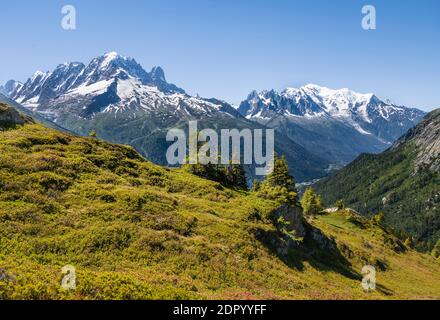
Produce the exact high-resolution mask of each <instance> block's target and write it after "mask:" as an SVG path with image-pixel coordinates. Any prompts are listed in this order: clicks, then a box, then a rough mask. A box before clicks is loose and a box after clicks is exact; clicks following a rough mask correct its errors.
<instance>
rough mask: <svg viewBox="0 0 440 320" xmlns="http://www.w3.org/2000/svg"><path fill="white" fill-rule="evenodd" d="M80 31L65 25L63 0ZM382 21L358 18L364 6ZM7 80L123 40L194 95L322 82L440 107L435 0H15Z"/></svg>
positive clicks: (3, 54)
mask: <svg viewBox="0 0 440 320" xmlns="http://www.w3.org/2000/svg"><path fill="white" fill-rule="evenodd" d="M67 4H71V5H74V6H75V7H76V10H77V30H74V31H66V30H63V29H62V28H61V19H62V14H61V8H62V7H63V6H64V5H67ZM366 4H372V5H374V6H375V7H376V10H377V29H376V30H370V31H365V30H363V29H362V28H361V20H362V17H363V15H362V13H361V8H362V7H363V6H364V5H366ZM0 30H1V34H0V35H1V40H0V41H1V49H0V83H3V82H5V81H6V80H9V79H11V78H13V79H17V80H21V81H23V80H26V79H27V78H28V77H29V76H30V75H31V74H33V72H34V71H36V70H37V69H40V70H43V71H46V70H51V69H53V68H54V67H55V66H56V65H57V64H59V63H63V62H65V61H81V62H85V63H87V62H89V61H90V59H92V58H93V57H95V56H98V55H101V54H103V53H105V52H108V51H117V52H119V53H121V54H123V55H128V56H131V57H133V58H135V59H136V60H137V61H138V62H140V63H141V64H142V65H143V66H144V68H145V69H147V70H149V69H150V68H151V67H153V66H154V65H160V66H162V67H163V68H164V69H165V73H166V76H167V79H168V80H169V81H170V82H173V83H175V84H177V85H178V86H180V87H182V88H183V89H185V90H186V91H187V92H189V93H191V94H197V93H198V94H200V96H203V97H217V98H220V99H224V100H226V101H228V102H231V103H235V104H237V103H239V102H240V101H241V100H243V99H244V98H245V97H246V96H247V95H248V93H249V92H250V91H251V90H253V89H256V90H262V89H272V88H274V89H277V90H281V89H284V88H285V87H288V86H294V87H298V86H301V85H304V84H307V83H315V84H319V85H324V86H328V87H331V88H335V89H336V88H345V87H348V88H351V89H354V90H357V91H360V92H365V93H366V92H374V93H376V94H377V95H378V96H380V97H382V98H384V99H385V98H389V99H390V100H391V101H392V102H394V103H397V104H403V105H407V106H415V107H420V108H422V109H424V110H431V109H434V108H436V107H440V1H438V0H399V1H397V0H363V1H359V0H332V1H329V0H303V1H300V0H297V1H295V0H160V1H159V0H156V1H152V0H151V1H141V0H137V1H136V0H124V1H111V0H106V1H103V0H96V1H95V0H94V1H91V0H62V1H60V0H50V1H48V0H44V1H34V0H26V1H25V0H14V1H2V3H1V5H0Z"/></svg>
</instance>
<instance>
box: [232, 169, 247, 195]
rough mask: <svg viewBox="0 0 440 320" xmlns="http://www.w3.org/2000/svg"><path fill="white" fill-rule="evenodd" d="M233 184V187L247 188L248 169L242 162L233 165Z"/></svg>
mask: <svg viewBox="0 0 440 320" xmlns="http://www.w3.org/2000/svg"><path fill="white" fill-rule="evenodd" d="M232 178H233V180H232V185H233V187H236V188H239V189H243V190H247V188H248V185H247V179H246V171H245V170H244V167H243V166H242V165H241V164H235V165H232Z"/></svg>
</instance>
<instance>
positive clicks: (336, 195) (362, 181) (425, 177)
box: [315, 109, 440, 250]
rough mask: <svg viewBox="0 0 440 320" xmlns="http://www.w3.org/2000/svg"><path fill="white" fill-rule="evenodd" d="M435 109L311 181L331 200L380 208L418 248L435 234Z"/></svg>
mask: <svg viewBox="0 0 440 320" xmlns="http://www.w3.org/2000/svg"><path fill="white" fill-rule="evenodd" d="M439 146H440V109H437V110H434V111H432V112H430V113H429V114H427V115H426V116H425V117H424V119H423V120H422V121H421V122H420V123H419V124H418V125H417V126H415V127H414V128H412V129H410V130H409V131H408V132H407V133H405V134H404V135H402V137H401V138H399V139H398V140H397V141H396V142H395V143H394V144H393V146H391V147H390V148H389V149H387V150H386V151H385V152H383V153H381V154H377V155H373V154H362V155H361V156H359V157H358V158H357V159H356V160H355V161H353V162H352V163H350V164H349V165H348V166H346V167H345V168H343V169H342V170H340V171H339V172H337V173H335V174H334V175H331V176H330V177H328V178H326V179H324V180H322V181H320V182H318V183H317V184H316V185H315V187H316V188H317V190H318V192H320V193H321V194H322V196H323V198H324V201H325V202H326V203H327V204H328V205H331V204H333V203H335V201H336V200H338V199H342V200H344V202H345V203H346V204H347V205H349V206H350V207H353V208H354V209H356V210H357V211H359V212H360V213H362V214H364V215H367V216H371V215H372V214H376V213H379V212H383V213H384V214H385V216H384V217H385V222H386V223H387V224H388V225H389V226H391V227H394V228H396V230H398V231H399V232H403V233H404V234H407V235H408V237H410V238H411V239H413V240H414V241H415V242H416V243H417V247H418V248H419V249H421V250H430V249H432V247H433V245H434V244H435V243H436V241H438V240H439V239H440V191H439V188H438V186H439V185H440V165H439V163H440V147H439Z"/></svg>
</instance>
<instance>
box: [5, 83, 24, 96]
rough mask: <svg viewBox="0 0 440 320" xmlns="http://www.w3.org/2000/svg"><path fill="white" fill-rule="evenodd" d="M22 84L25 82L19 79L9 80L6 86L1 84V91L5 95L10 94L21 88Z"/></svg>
mask: <svg viewBox="0 0 440 320" xmlns="http://www.w3.org/2000/svg"><path fill="white" fill-rule="evenodd" d="M22 86H23V84H22V83H21V82H19V81H15V80H9V81H8V82H6V84H5V85H4V86H0V93H1V94H4V95H5V96H10V95H11V94H13V93H14V92H16V91H18V90H20V89H21V87H22Z"/></svg>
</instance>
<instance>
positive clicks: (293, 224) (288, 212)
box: [272, 204, 306, 238]
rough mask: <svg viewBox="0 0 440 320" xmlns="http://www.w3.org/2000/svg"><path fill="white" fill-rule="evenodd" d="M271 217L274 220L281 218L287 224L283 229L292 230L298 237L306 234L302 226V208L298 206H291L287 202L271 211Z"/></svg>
mask: <svg viewBox="0 0 440 320" xmlns="http://www.w3.org/2000/svg"><path fill="white" fill-rule="evenodd" d="M272 218H273V220H274V221H278V219H279V218H283V219H284V221H285V222H287V224H285V226H284V227H285V229H286V230H287V231H289V232H292V231H294V232H295V235H296V236H297V237H299V238H301V237H304V236H305V234H306V231H305V228H304V223H303V222H304V216H303V210H302V208H300V207H292V206H290V205H288V204H284V205H282V206H281V207H279V208H278V209H276V210H275V211H274V212H272Z"/></svg>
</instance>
